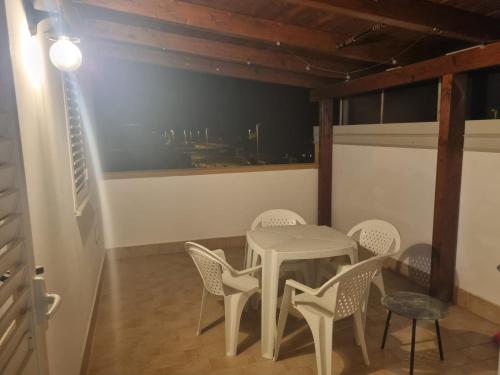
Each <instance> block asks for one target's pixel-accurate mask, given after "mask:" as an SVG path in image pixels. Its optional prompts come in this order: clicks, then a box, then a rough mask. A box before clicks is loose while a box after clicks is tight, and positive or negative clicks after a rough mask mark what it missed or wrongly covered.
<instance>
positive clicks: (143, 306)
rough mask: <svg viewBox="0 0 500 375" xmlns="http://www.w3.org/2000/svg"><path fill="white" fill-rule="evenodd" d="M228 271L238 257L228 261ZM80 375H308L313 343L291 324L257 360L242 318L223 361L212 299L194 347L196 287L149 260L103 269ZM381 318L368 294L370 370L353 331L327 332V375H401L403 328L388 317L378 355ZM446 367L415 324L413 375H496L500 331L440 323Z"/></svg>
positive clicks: (254, 316) (249, 318)
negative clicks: (269, 353)
mask: <svg viewBox="0 0 500 375" xmlns="http://www.w3.org/2000/svg"><path fill="white" fill-rule="evenodd" d="M226 253H227V255H228V258H229V261H230V262H231V263H232V264H233V265H241V264H242V251H241V250H238V249H233V250H228V251H226ZM384 277H385V280H386V284H387V289H389V291H390V290H400V289H405V290H415V289H418V288H416V287H415V286H412V285H411V284H409V283H408V281H407V280H406V279H404V278H401V277H399V276H398V275H396V274H393V273H391V272H386V273H385V274H384ZM103 283H104V284H103V289H102V295H101V300H100V303H99V310H98V315H97V322H96V332H95V336H94V341H93V344H92V351H91V356H90V363H89V366H88V368H89V372H88V374H87V375H177V374H179V375H180V374H186V375H187V374H192V375H202V374H204V375H215V374H217V375H226V374H237V375H250V374H255V375H267V374H275V375H285V374H287V375H290V374H297V375H305V374H308V375H309V374H315V373H316V362H315V357H314V346H313V343H312V336H311V334H310V331H309V329H308V328H307V326H306V325H305V322H304V321H303V320H298V319H295V318H293V317H290V318H289V323H288V326H287V331H286V332H285V334H286V337H285V339H284V343H283V346H282V349H281V353H280V355H281V358H280V359H279V360H278V361H277V362H273V361H270V360H267V359H264V358H262V357H261V356H260V344H259V336H260V326H259V313H258V311H253V310H249V311H248V312H246V313H244V315H243V318H242V324H241V330H240V337H239V346H238V352H239V354H238V355H237V356H236V357H233V358H227V357H225V356H224V321H223V305H222V303H221V302H220V301H217V300H216V299H212V300H210V302H209V314H208V315H207V317H206V322H208V323H210V322H212V323H211V324H210V325H209V327H207V329H206V330H205V331H204V332H203V334H202V335H201V336H199V337H197V336H196V334H195V333H196V324H197V318H198V312H199V306H200V298H201V291H202V289H201V280H200V277H199V276H198V274H197V272H196V270H195V268H194V265H193V264H192V261H191V260H190V258H189V257H188V256H187V255H186V254H184V253H181V254H173V255H154V256H148V257H141V258H130V259H122V260H117V261H113V262H108V264H107V268H106V270H105V273H104V280H103ZM384 320H385V311H384V309H383V308H382V307H381V306H380V303H379V295H378V292H377V291H376V289H374V288H372V294H371V303H370V308H369V313H368V320H367V329H366V337H367V343H368V349H369V355H370V360H371V366H370V367H366V366H365V365H364V362H363V359H362V355H361V350H360V349H359V348H358V347H357V346H356V345H355V344H354V339H353V331H352V326H351V322H350V321H345V322H339V323H338V324H336V326H335V327H334V333H333V335H334V339H333V340H334V351H333V353H332V355H333V373H334V374H353V375H358V374H372V375H382V374H386V375H391V374H407V373H408V362H407V358H408V354H409V346H410V345H409V344H410V324H409V321H407V320H405V319H403V318H400V317H397V316H394V317H393V320H392V323H391V330H390V337H389V338H388V341H387V345H386V349H385V350H384V351H381V350H380V348H379V345H380V339H381V335H382V332H383V327H384ZM441 329H442V336H443V344H444V350H445V361H443V362H441V361H439V359H438V356H437V349H436V342H435V336H434V326H433V324H432V322H431V323H428V324H426V323H425V322H424V323H419V326H418V330H417V354H416V367H415V369H416V371H415V374H443V375H446V374H453V375H463V374H474V375H497V370H496V369H497V363H498V349H497V347H496V344H494V343H493V342H492V336H493V334H494V333H495V332H497V331H498V330H500V327H498V326H495V325H494V324H492V323H490V322H488V321H485V320H483V319H481V318H479V317H477V316H475V315H473V314H471V313H469V312H467V311H465V310H463V309H461V308H459V307H456V306H453V307H451V308H450V312H449V315H448V317H447V318H446V319H444V320H443V321H442V323H441Z"/></svg>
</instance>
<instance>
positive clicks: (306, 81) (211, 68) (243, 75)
mask: <svg viewBox="0 0 500 375" xmlns="http://www.w3.org/2000/svg"><path fill="white" fill-rule="evenodd" d="M91 48H92V49H91V51H90V54H91V55H92V56H94V57H98V58H101V57H110V58H116V59H121V60H128V61H134V62H141V63H146V64H152V65H158V66H165V67H170V68H176V69H183V70H191V71H197V72H202V73H209V74H215V75H221V76H228V77H234V78H240V79H248V80H253V81H262V82H268V83H276V84H282V85H290V86H297V87H305V88H315V87H321V86H322V85H325V84H327V83H328V82H331V81H332V80H331V79H324V78H320V77H313V76H307V75H300V74H295V73H291V72H284V71H276V70H273V69H268V68H260V67H254V66H247V65H243V64H235V63H230V62H224V61H216V60H212V59H206V58H202V57H199V56H193V55H184V54H180V53H177V52H171V51H160V50H154V49H150V48H146V47H140V46H134V45H126V44H124V43H113V42H107V41H94V43H92V47H91Z"/></svg>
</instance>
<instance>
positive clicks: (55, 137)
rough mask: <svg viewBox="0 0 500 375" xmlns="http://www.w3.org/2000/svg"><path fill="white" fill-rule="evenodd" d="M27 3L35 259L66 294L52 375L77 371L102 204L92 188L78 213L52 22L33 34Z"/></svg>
mask: <svg viewBox="0 0 500 375" xmlns="http://www.w3.org/2000/svg"><path fill="white" fill-rule="evenodd" d="M21 3H22V2H21V1H19V0H7V1H6V7H7V17H8V24H9V37H10V44H11V54H12V58H13V68H14V80H15V88H16V96H17V102H18V112H19V122H20V130H21V142H22V150H23V157H24V164H25V165H24V167H25V170H26V182H27V192H28V204H29V209H30V217H31V228H32V237H33V244H34V253H35V261H36V263H37V264H38V265H43V266H45V270H46V273H45V278H46V280H47V288H48V290H49V291H53V292H55V293H58V294H60V295H61V296H62V305H61V308H60V310H59V311H58V313H57V314H56V315H55V316H54V318H53V320H51V321H50V323H49V328H48V331H47V335H46V336H47V350H48V356H49V366H50V374H51V375H77V374H79V372H80V365H81V361H82V355H83V348H84V344H85V339H86V335H87V331H88V327H89V322H90V315H91V309H92V306H93V303H94V296H95V291H96V286H97V282H98V276H99V272H100V270H101V265H102V260H103V255H104V251H103V246H102V244H101V243H100V242H101V241H100V239H99V230H98V225H99V220H98V217H99V203H98V199H97V195H96V192H95V189H94V190H93V191H92V193H91V199H90V202H89V204H88V205H87V207H86V209H85V210H84V212H83V215H82V216H81V217H76V216H75V214H74V206H73V193H72V180H71V171H70V168H69V165H70V159H69V150H68V140H67V129H66V120H65V112H64V104H63V94H62V84H61V75H60V72H58V71H56V70H55V68H53V67H52V66H51V65H50V63H49V62H48V59H47V54H48V45H47V44H48V43H49V42H48V40H47V38H46V35H45V32H44V31H45V28H46V26H47V25H39V32H38V36H37V37H36V38H31V37H30V36H29V32H28V29H27V25H26V21H25V20H26V17H25V15H24V11H23V8H22V5H21ZM2 6H3V3H2ZM37 50H38V52H39V53H38V52H37Z"/></svg>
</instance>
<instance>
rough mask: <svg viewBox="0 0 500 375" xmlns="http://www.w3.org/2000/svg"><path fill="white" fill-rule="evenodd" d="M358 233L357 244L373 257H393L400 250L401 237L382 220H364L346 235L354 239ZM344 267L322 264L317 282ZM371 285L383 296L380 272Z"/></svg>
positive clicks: (392, 226)
mask: <svg viewBox="0 0 500 375" xmlns="http://www.w3.org/2000/svg"><path fill="white" fill-rule="evenodd" d="M358 233H359V239H358V243H359V245H361V247H363V248H365V249H366V250H368V251H369V252H371V253H372V254H373V255H391V256H392V255H394V254H396V253H398V252H399V251H400V249H401V236H400V235H399V231H398V230H397V229H396V227H395V226H394V225H392V224H391V223H389V222H387V221H384V220H377V219H372V220H365V221H363V222H361V223H359V224H357V225H355V226H354V227H353V228H351V230H349V232H348V233H347V235H348V236H349V237H354V236H355V235H357V234H358ZM345 266H346V265H344V264H335V263H333V262H323V263H322V264H321V265H320V269H319V272H318V280H319V281H320V282H321V281H323V280H325V279H329V278H331V277H332V276H334V275H335V274H337V273H339V272H342V269H343V268H344V267H345ZM373 283H374V284H375V286H376V287H377V288H378V289H379V290H380V293H381V294H382V296H384V295H385V286H384V279H383V277H382V272H379V273H377V275H376V276H375V278H374V279H373Z"/></svg>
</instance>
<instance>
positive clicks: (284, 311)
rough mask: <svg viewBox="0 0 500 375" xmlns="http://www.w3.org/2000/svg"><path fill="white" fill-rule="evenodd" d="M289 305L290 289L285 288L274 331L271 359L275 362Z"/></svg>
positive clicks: (290, 299) (290, 298)
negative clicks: (274, 340) (274, 339)
mask: <svg viewBox="0 0 500 375" xmlns="http://www.w3.org/2000/svg"><path fill="white" fill-rule="evenodd" d="M291 303H292V292H291V289H290V288H287V287H285V292H284V293H283V300H282V301H281V308H280V315H279V318H278V327H277V329H276V342H275V345H274V357H273V359H274V360H275V361H276V360H277V359H278V355H279V351H280V346H281V340H282V338H283V332H284V331H285V326H286V321H287V319H288V312H289V310H290V305H291Z"/></svg>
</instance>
